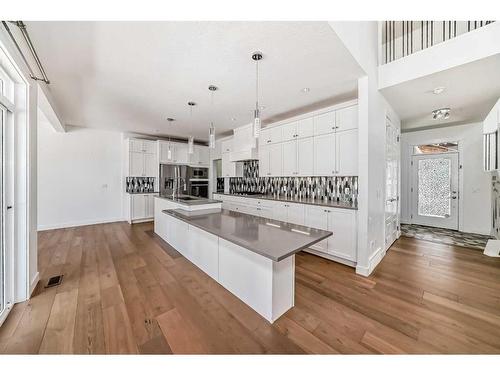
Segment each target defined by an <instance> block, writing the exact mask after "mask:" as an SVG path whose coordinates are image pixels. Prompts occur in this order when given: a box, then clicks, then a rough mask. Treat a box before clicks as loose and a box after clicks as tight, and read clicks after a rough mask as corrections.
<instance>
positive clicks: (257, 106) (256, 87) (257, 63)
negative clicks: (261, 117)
mask: <svg viewBox="0 0 500 375" xmlns="http://www.w3.org/2000/svg"><path fill="white" fill-rule="evenodd" d="M255 109H257V110H258V109H259V60H255Z"/></svg>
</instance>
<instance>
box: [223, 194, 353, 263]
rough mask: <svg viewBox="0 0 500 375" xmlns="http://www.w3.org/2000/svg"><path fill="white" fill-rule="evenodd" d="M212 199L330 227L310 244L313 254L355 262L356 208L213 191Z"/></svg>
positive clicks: (257, 212) (234, 207) (246, 210)
mask: <svg viewBox="0 0 500 375" xmlns="http://www.w3.org/2000/svg"><path fill="white" fill-rule="evenodd" d="M214 199H218V200H222V202H223V203H222V207H223V208H225V209H228V210H231V211H236V212H242V213H246V214H250V215H255V216H260V217H265V218H268V219H273V220H279V221H284V222H287V223H292V224H296V225H305V226H307V227H311V228H317V229H323V230H328V231H331V232H333V235H332V236H331V237H329V238H327V239H326V240H323V241H320V242H318V243H316V244H315V245H312V246H311V249H312V250H315V254H317V255H322V254H324V256H325V257H326V258H329V259H334V260H335V259H337V258H339V259H344V260H346V261H348V262H346V263H348V264H351V265H352V263H354V262H356V259H357V211H356V210H349V209H344V208H335V207H328V206H314V205H307V204H300V203H291V202H283V201H273V200H266V199H256V198H247V197H237V196H231V195H214ZM337 260H338V259H337Z"/></svg>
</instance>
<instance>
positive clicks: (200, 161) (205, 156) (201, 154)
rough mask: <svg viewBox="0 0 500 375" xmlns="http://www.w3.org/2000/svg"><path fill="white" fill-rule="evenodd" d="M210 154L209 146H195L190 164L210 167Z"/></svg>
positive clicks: (190, 157)
mask: <svg viewBox="0 0 500 375" xmlns="http://www.w3.org/2000/svg"><path fill="white" fill-rule="evenodd" d="M209 159H210V153H209V148H208V147H207V146H200V145H194V149H193V153H192V154H191V155H189V164H191V165H198V166H205V167H208V166H209V164H210V161H209Z"/></svg>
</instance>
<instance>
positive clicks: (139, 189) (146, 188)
mask: <svg viewBox="0 0 500 375" xmlns="http://www.w3.org/2000/svg"><path fill="white" fill-rule="evenodd" d="M125 188H126V192H127V193H131V194H134V193H154V190H155V178H154V177H126V178H125Z"/></svg>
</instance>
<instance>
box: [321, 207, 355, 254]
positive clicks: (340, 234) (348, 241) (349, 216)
mask: <svg viewBox="0 0 500 375" xmlns="http://www.w3.org/2000/svg"><path fill="white" fill-rule="evenodd" d="M329 211H330V212H329V213H328V230H329V231H331V232H333V235H332V236H331V237H328V240H327V241H328V253H329V254H332V255H335V256H338V257H340V258H344V259H349V260H352V261H355V260H356V213H355V212H353V211H351V210H342V209H337V210H335V209H329Z"/></svg>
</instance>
